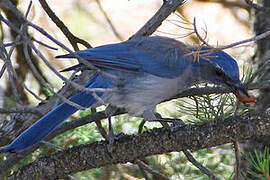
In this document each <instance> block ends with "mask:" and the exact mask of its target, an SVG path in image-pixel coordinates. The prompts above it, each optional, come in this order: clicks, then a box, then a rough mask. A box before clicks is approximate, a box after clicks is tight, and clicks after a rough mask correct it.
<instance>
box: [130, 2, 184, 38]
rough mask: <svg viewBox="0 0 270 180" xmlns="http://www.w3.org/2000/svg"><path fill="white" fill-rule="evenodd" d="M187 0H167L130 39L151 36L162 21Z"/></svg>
mask: <svg viewBox="0 0 270 180" xmlns="http://www.w3.org/2000/svg"><path fill="white" fill-rule="evenodd" d="M185 1H186V0H169V1H165V2H164V3H163V4H162V6H161V8H160V9H159V10H158V11H157V12H156V13H155V15H153V17H152V18H151V19H149V21H147V23H146V24H145V25H144V26H143V27H142V28H141V29H140V30H138V31H137V32H136V33H135V34H134V35H133V36H131V37H130V38H129V39H134V38H138V37H142V36H149V35H151V34H153V32H155V30H156V29H157V28H158V27H159V26H160V25H161V23H162V22H163V21H164V20H165V19H166V18H167V17H168V16H169V15H170V14H171V13H172V12H174V11H175V10H176V9H177V8H178V6H180V5H182V4H184V3H185Z"/></svg>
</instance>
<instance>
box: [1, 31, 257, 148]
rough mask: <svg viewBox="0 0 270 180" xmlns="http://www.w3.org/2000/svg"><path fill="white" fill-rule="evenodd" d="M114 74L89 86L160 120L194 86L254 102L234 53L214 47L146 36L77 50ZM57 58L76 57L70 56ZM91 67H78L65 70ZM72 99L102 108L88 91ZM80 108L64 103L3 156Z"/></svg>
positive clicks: (135, 111) (120, 104) (39, 137)
mask: <svg viewBox="0 0 270 180" xmlns="http://www.w3.org/2000/svg"><path fill="white" fill-rule="evenodd" d="M76 54H77V55H79V56H80V57H82V58H84V59H85V60H87V61H89V62H90V63H91V64H93V65H94V66H96V67H97V68H99V69H100V70H102V71H103V72H105V73H107V74H110V75H112V76H114V77H117V78H113V77H111V76H107V75H106V74H102V73H98V72H96V73H95V74H94V75H93V76H91V77H90V79H89V81H88V82H87V83H86V85H85V87H86V88H105V89H106V88H113V89H114V91H104V92H96V95H97V96H99V97H100V98H101V99H102V100H103V101H104V102H105V103H107V104H111V105H113V106H116V107H120V108H125V109H126V110H127V112H128V113H129V114H130V115H134V116H141V117H143V118H144V119H145V120H154V119H157V118H156V117H155V106H156V105H157V104H159V103H161V102H163V101H164V100H166V99H169V98H170V97H173V96H175V95H176V94H178V93H179V92H181V91H183V90H185V89H187V88H189V87H190V86H192V85H194V84H198V83H201V82H209V83H213V84H217V85H223V86H226V87H228V88H229V89H230V90H231V91H232V92H233V93H234V94H235V95H236V97H237V98H238V99H239V100H240V101H242V102H253V101H254V99H253V98H254V97H250V96H249V95H248V93H247V91H246V90H245V88H244V86H243V84H242V83H241V82H240V80H239V69H238V65H237V62H236V61H235V60H234V59H233V58H232V57H231V56H229V55H228V54H226V53H225V52H223V51H220V50H211V49H210V48H198V47H197V48H196V47H189V46H187V45H185V44H183V43H182V42H180V41H177V40H174V39H170V38H166V37H159V36H153V37H141V38H137V39H132V40H128V41H125V42H122V43H116V44H109V45H104V46H99V47H96V48H90V49H86V50H82V51H78V52H76ZM57 58H74V55H71V54H67V55H62V56H58V57H57ZM82 67H86V66H85V65H84V64H78V65H75V66H72V67H70V68H67V69H65V70H64V71H69V70H74V69H77V68H82ZM70 101H72V102H74V103H77V104H79V105H80V106H83V107H94V106H98V105H100V103H99V101H97V99H96V98H95V97H93V96H92V95H91V93H90V92H87V91H79V92H78V93H77V94H75V95H74V96H72V97H71V98H70ZM77 110H78V109H77V108H76V107H73V106H72V105H69V104H67V103H62V104H60V105H58V106H57V107H55V108H54V109H52V110H51V111H50V112H48V113H47V114H46V115H44V116H43V117H41V118H40V119H39V120H38V121H37V122H35V123H34V124H33V125H32V126H30V127H29V128H28V129H26V130H25V131H24V132H23V133H22V134H20V135H19V136H18V137H17V138H16V139H14V140H13V141H12V142H11V143H10V144H9V145H7V146H5V147H4V148H3V149H2V151H3V152H19V151H22V150H25V149H27V148H28V147H30V146H31V145H33V144H35V143H37V142H39V141H40V140H42V139H43V138H44V137H45V136H47V135H48V134H49V133H50V132H51V131H53V130H54V129H55V127H56V126H58V125H59V124H60V123H61V122H63V121H64V120H65V119H67V118H68V117H69V116H70V115H71V114H73V113H75V112H76V111H77Z"/></svg>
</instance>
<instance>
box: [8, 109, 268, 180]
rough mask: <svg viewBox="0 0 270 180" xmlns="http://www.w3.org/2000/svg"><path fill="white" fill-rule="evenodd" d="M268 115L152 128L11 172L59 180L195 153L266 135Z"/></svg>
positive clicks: (24, 176) (59, 153) (67, 150)
mask: <svg viewBox="0 0 270 180" xmlns="http://www.w3.org/2000/svg"><path fill="white" fill-rule="evenodd" d="M269 129H270V112H268V113H265V114H261V115H251V114H246V115H244V116H241V117H240V116H234V117H231V118H228V119H226V120H224V121H214V122H207V123H204V124H201V125H185V126H182V127H175V128H174V129H168V128H156V129H153V130H151V131H146V132H144V133H142V134H140V135H123V136H121V137H120V138H119V139H118V140H116V142H115V143H114V145H113V152H112V153H108V150H107V149H108V148H107V147H108V146H107V142H106V141H99V142H93V143H91V144H87V145H80V146H76V147H73V148H70V149H66V150H63V151H58V152H56V153H54V154H52V155H50V156H46V157H41V158H39V159H38V160H36V161H34V162H33V163H31V164H28V165H26V166H24V167H23V168H21V169H19V170H18V171H17V172H15V173H14V174H13V175H12V176H10V178H14V179H27V180H31V179H48V180H49V179H59V178H65V177H67V175H70V174H73V173H76V172H79V171H84V170H89V169H92V168H98V167H102V166H107V165H111V164H117V163H127V162H133V161H134V160H136V159H140V158H143V157H146V156H150V155H156V154H163V153H169V152H172V151H177V152H179V151H182V150H187V149H189V150H191V151H197V150H199V149H203V148H210V147H215V146H219V145H222V144H226V143H230V142H232V141H235V140H237V141H240V142H243V141H244V140H247V139H251V138H256V137H257V138H258V137H261V136H266V135H267V136H269V135H270V131H269Z"/></svg>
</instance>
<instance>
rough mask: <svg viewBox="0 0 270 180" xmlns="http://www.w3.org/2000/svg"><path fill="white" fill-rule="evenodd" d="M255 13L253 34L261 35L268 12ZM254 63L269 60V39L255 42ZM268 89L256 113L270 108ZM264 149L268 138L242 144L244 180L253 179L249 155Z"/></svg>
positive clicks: (266, 2)
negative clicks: (246, 179)
mask: <svg viewBox="0 0 270 180" xmlns="http://www.w3.org/2000/svg"><path fill="white" fill-rule="evenodd" d="M262 4H263V8H270V1H269V0H262ZM254 12H255V19H254V25H253V26H254V32H255V34H256V35H258V34H260V33H263V32H265V31H267V30H269V29H270V16H269V12H267V11H263V10H262V9H257V10H255V11H254ZM253 60H254V63H255V64H256V65H257V67H258V68H260V67H261V66H262V65H263V64H264V63H265V62H266V61H269V60H270V37H267V38H265V39H262V40H260V41H257V50H256V54H255V57H254V59H253ZM269 72H270V63H268V65H266V67H265V69H264V75H263V78H262V79H261V81H266V80H269V79H270V73H269ZM269 92H270V88H269V87H266V88H262V89H260V91H259V97H258V98H257V103H256V111H257V112H264V111H266V110H267V109H269V107H270V93H269ZM266 147H268V148H269V147H270V136H263V137H258V138H254V139H252V140H249V141H248V142H247V143H245V144H242V146H241V148H242V149H243V154H242V156H241V165H240V167H241V169H242V172H243V176H244V177H245V178H250V179H254V178H255V177H252V176H251V175H250V174H247V170H248V169H253V170H255V169H254V167H252V165H251V164H249V162H248V161H247V159H248V158H249V157H250V153H251V154H254V152H255V151H257V152H258V154H263V151H264V149H265V148H266Z"/></svg>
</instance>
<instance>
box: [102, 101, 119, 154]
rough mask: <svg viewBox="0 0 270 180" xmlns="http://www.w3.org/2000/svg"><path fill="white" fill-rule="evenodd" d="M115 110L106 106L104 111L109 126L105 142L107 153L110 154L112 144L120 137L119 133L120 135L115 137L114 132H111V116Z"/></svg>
mask: <svg viewBox="0 0 270 180" xmlns="http://www.w3.org/2000/svg"><path fill="white" fill-rule="evenodd" d="M116 110H117V108H116V107H113V106H111V105H109V106H107V108H106V110H105V113H106V114H107V116H108V126H109V132H108V136H107V139H106V140H107V141H108V143H109V144H108V147H107V148H108V151H109V152H110V153H111V152H112V146H113V143H114V141H115V140H116V139H117V138H119V137H121V135H122V134H121V133H120V134H117V135H115V134H114V132H113V127H112V120H111V116H112V115H113V114H114V113H115V112H116Z"/></svg>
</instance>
